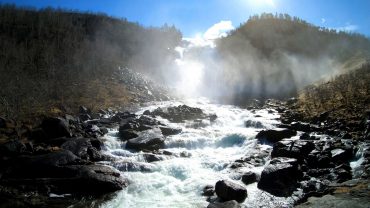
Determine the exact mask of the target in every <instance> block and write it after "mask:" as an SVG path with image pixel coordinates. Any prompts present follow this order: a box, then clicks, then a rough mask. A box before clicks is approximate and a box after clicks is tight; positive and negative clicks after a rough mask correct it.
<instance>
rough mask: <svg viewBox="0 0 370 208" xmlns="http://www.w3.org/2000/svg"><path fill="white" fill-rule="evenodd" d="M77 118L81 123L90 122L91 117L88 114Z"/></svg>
mask: <svg viewBox="0 0 370 208" xmlns="http://www.w3.org/2000/svg"><path fill="white" fill-rule="evenodd" d="M79 118H80V120H81V121H87V120H91V116H90V115H89V114H80V115H79Z"/></svg>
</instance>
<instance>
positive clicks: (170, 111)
mask: <svg viewBox="0 0 370 208" xmlns="http://www.w3.org/2000/svg"><path fill="white" fill-rule="evenodd" d="M150 115H152V116H160V117H162V118H165V119H168V120H170V121H172V122H177V123H181V122H184V121H185V120H194V119H202V118H206V117H207V115H206V114H204V113H203V111H202V110H201V109H200V108H193V107H190V106H187V105H179V106H173V107H168V108H157V109H155V110H154V111H152V112H151V113H150Z"/></svg>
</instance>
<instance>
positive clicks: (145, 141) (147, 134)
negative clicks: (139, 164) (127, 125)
mask: <svg viewBox="0 0 370 208" xmlns="http://www.w3.org/2000/svg"><path fill="white" fill-rule="evenodd" d="M163 147H164V137H163V135H162V132H161V130H160V129H159V128H154V129H150V130H146V131H143V132H139V135H138V137H136V138H134V139H130V140H128V141H127V143H126V148H127V149H133V150H137V151H140V150H157V149H160V148H163Z"/></svg>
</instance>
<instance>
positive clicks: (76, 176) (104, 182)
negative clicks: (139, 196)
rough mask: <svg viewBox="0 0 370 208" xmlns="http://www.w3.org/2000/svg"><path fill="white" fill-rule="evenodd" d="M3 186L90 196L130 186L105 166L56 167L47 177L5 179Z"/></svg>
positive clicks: (30, 176) (112, 169) (42, 175)
mask: <svg viewBox="0 0 370 208" xmlns="http://www.w3.org/2000/svg"><path fill="white" fill-rule="evenodd" d="M2 183H3V184H5V185H7V186H20V185H21V186H23V187H24V188H25V189H27V190H37V191H40V190H44V191H46V192H51V193H78V194H89V195H98V194H105V193H109V192H113V191H117V190H121V189H122V188H123V187H125V186H127V180H125V179H124V178H122V177H121V176H120V173H119V172H118V171H117V170H115V169H114V168H112V167H109V166H104V165H70V166H55V167H54V172H50V171H49V172H48V174H40V175H26V176H25V177H22V178H20V177H18V178H13V177H6V178H3V181H2Z"/></svg>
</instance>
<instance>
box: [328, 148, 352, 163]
mask: <svg viewBox="0 0 370 208" xmlns="http://www.w3.org/2000/svg"><path fill="white" fill-rule="evenodd" d="M331 155H332V160H333V162H345V161H349V160H350V159H351V158H352V153H351V151H349V150H347V151H346V150H343V149H333V150H331Z"/></svg>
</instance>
